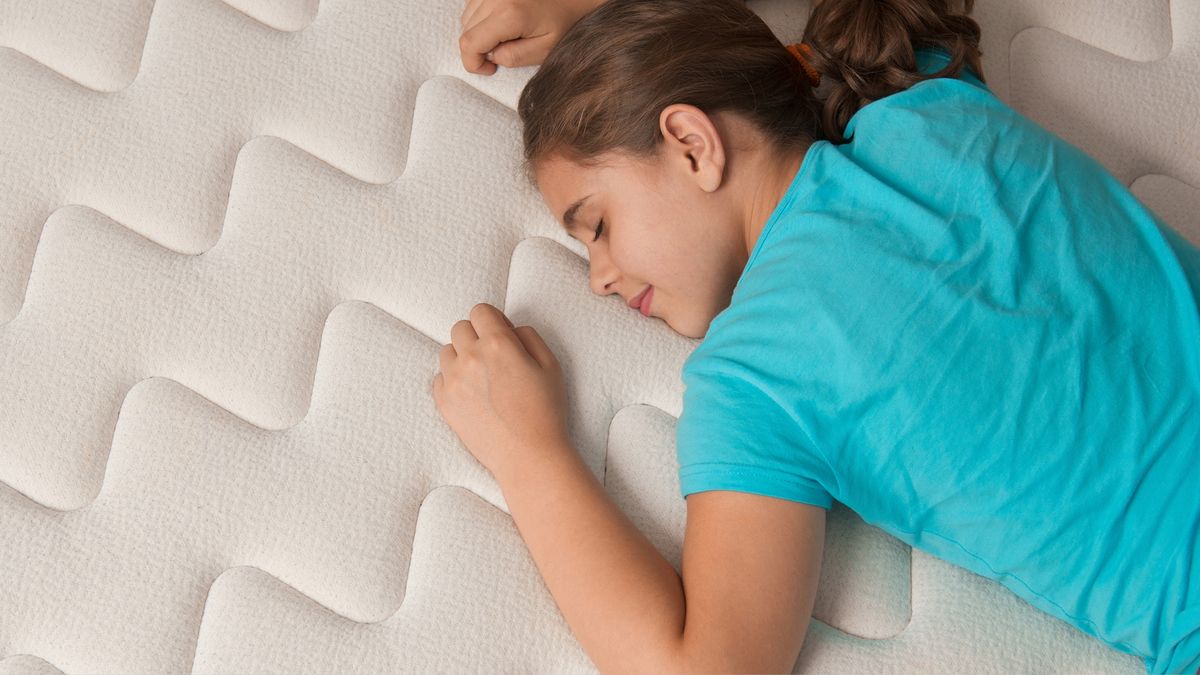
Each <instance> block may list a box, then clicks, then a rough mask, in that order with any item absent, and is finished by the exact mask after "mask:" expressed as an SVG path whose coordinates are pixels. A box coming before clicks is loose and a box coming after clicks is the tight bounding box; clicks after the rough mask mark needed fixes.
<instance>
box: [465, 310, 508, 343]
mask: <svg viewBox="0 0 1200 675" xmlns="http://www.w3.org/2000/svg"><path fill="white" fill-rule="evenodd" d="M471 325H473V326H474V327H475V332H476V333H478V334H479V336H480V337H483V336H485V335H489V334H491V333H511V332H512V322H511V321H509V320H508V317H507V316H504V312H501V311H500V310H499V309H497V308H496V307H495V306H494V305H489V304H488V303H486V302H481V303H479V304H477V305H475V306H474V307H472V308H471Z"/></svg>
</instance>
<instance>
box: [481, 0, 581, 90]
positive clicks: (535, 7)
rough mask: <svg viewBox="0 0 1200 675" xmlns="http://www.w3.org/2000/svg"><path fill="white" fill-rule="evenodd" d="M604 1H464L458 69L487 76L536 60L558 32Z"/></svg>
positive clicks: (567, 27)
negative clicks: (501, 67) (460, 54)
mask: <svg viewBox="0 0 1200 675" xmlns="http://www.w3.org/2000/svg"><path fill="white" fill-rule="evenodd" d="M601 4H603V0H467V3H466V7H465V9H463V13H462V17H461V18H460V21H461V23H462V27H463V32H462V35H460V36H459V38H458V49H459V51H460V52H462V62H463V67H464V68H466V69H467V70H468V71H470V72H472V73H479V74H480V75H491V74H493V73H495V72H496V67H497V65H501V66H504V67H506V68H516V67H518V66H530V65H537V64H540V63H541V62H542V61H544V60H545V59H546V55H547V54H549V53H550V49H551V48H552V47H554V45H556V44H558V41H559V40H560V39H561V38H562V36H563V35H564V34H565V33H566V32H567V30H569V29H570V28H571V26H574V25H575V23H576V22H577V21H579V19H581V18H583V16H584V15H585V14H587V13H588V12H590V11H592V10H593V9H595V8H596V7H599V6H600V5H601Z"/></svg>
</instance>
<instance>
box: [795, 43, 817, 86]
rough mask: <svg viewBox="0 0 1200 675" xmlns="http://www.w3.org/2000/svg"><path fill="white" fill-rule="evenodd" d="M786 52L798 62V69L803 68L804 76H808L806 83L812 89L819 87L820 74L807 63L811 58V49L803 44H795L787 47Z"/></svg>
mask: <svg viewBox="0 0 1200 675" xmlns="http://www.w3.org/2000/svg"><path fill="white" fill-rule="evenodd" d="M787 50H788V51H789V52H791V53H792V56H794V57H796V60H797V61H799V62H800V67H802V68H804V72H805V74H806V75H808V83H809V84H811V85H812V86H813V87H819V86H821V73H818V72H817V69H816V68H813V67H812V64H811V63H809V62H808V60H809V59H810V58H812V47H809V46H808V45H806V44H804V43H803V42H797V43H795V44H790V45H788V46H787Z"/></svg>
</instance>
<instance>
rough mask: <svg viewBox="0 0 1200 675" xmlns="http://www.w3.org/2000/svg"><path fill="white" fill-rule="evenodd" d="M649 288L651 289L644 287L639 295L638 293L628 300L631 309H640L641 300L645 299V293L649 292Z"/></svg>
mask: <svg viewBox="0 0 1200 675" xmlns="http://www.w3.org/2000/svg"><path fill="white" fill-rule="evenodd" d="M650 288H651V287H650V286H646V287H645V288H643V289H642V292H641V293H638V294H637V295H635V296H633V297H632V298H630V299H629V306H630V307H632V308H633V309H637V308H638V307H640V306H641V304H642V298H644V297H646V291H649V290H650Z"/></svg>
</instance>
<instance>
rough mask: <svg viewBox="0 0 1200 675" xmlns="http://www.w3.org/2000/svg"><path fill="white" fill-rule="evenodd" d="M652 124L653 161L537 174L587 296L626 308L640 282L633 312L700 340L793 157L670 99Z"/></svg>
mask: <svg viewBox="0 0 1200 675" xmlns="http://www.w3.org/2000/svg"><path fill="white" fill-rule="evenodd" d="M659 119H660V128H661V130H662V132H663V136H664V143H662V144H660V151H659V155H658V157H657V159H656V161H654V162H646V161H638V160H634V159H630V158H628V157H625V156H616V155H610V156H605V157H604V158H603V159H604V160H606V161H605V163H604V164H602V165H599V166H583V165H580V164H578V163H575V162H571V161H569V160H566V159H563V158H562V157H560V156H556V157H553V158H551V159H548V160H546V161H544V162H542V163H541V164H539V165H538V166H537V167H536V171H535V175H536V178H537V183H538V189H539V190H540V192H541V194H542V197H543V199H544V200H545V202H546V204H547V206H549V208H550V211H551V212H552V213H553V214H554V215H555V217H556V218H557V219H558V220H559V221H560V222H561V223H562V224H563V226H564V227H565V228H566V230H567V233H568V234H570V236H572V237H575V238H576V239H578V240H579V241H581V242H583V243H584V245H585V246H587V250H588V257H589V259H590V269H589V275H590V281H591V286H592V292H594V293H596V294H598V295H610V294H612V293H616V294H618V295H619V296H620V297H621V299H622V301H623V302H624V303H626V304H628V303H629V301H630V300H633V299H634V298H635V297H636V296H637V295H638V294H639V293H642V291H643V290H645V289H650V290H649V291H648V292H647V293H645V295H644V296H643V297H642V301H641V312H642V313H643V314H645V315H647V316H648V317H649V316H654V317H658V318H660V319H662V320H663V321H665V322H666V323H667V325H669V326H670V327H671V328H672V329H673V330H675V331H676V332H678V333H680V334H682V335H685V336H687V337H691V338H702V337H704V335H705V333H707V332H708V325H709V323H711V322H712V320H713V318H714V317H716V315H717V314H719V313H720V312H721V311H722V310H724V309H725V308H726V307H728V306H729V302H730V299H731V298H732V296H733V289H734V287H735V286H736V285H737V282H738V279H739V278H740V277H741V273H742V270H743V268H744V267H745V265H746V261H747V259H748V258H749V252H750V251H751V250H753V249H754V244H755V242H756V241H757V240H758V235H759V233H760V232H761V231H762V227H763V225H764V224H765V223H766V220H767V218H768V217H769V216H770V215H771V213H772V211H774V209H775V207H776V205H777V204H778V203H779V200H780V198H781V197H782V196H783V194H784V193H785V192H786V191H787V189H788V187H789V186H790V185H791V182H792V179H793V178H794V177H795V175H796V171H797V170H798V169H799V166H800V161H801V160H802V158H803V153H800V155H799V156H798V157H778V156H776V155H777V153H773V152H772V151H771V146H770V144H768V143H766V142H765V140H763V139H762V136H761V135H760V134H759V133H758V132H757V130H756V129H755V128H753V127H752V126H751V125H750V124H749V123H747V122H745V121H743V120H741V119H740V118H738V117H736V116H735V115H732V114H722V113H714V114H712V115H708V114H706V113H704V112H703V111H701V110H700V109H699V108H696V107H694V106H691V105H686V104H674V105H671V106H669V107H667V108H665V109H664V110H663V112H662V115H661V116H660V118H659ZM731 151H732V153H733V154H731ZM629 311H631V312H632V311H639V310H637V309H633V308H631V309H630V310H629Z"/></svg>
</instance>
